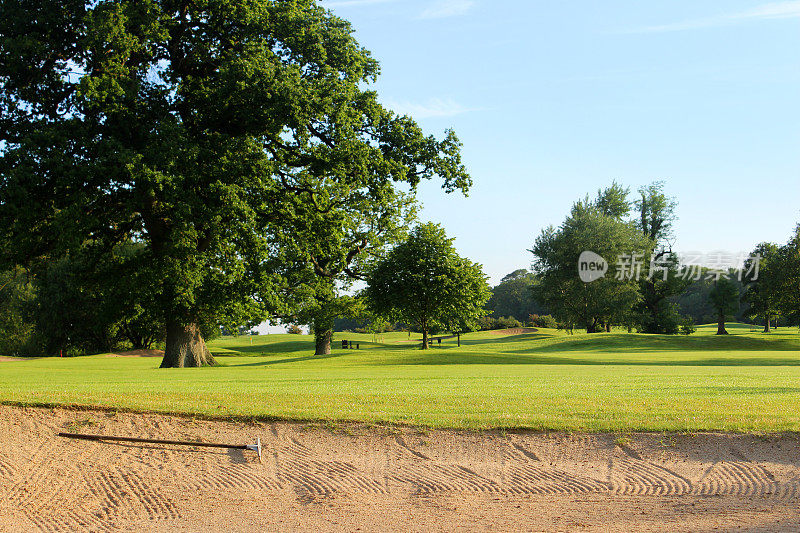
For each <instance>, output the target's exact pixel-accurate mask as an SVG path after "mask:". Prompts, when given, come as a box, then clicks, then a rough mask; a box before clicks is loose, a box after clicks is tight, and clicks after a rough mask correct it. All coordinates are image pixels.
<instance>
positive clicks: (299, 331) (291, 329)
mask: <svg viewBox="0 0 800 533" xmlns="http://www.w3.org/2000/svg"><path fill="white" fill-rule="evenodd" d="M286 333H291V334H292V335H300V334H302V333H303V330H302V329H301V328H300V326H298V325H297V324H291V325H289V326H287V327H286Z"/></svg>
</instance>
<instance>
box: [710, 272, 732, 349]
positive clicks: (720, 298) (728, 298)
mask: <svg viewBox="0 0 800 533" xmlns="http://www.w3.org/2000/svg"><path fill="white" fill-rule="evenodd" d="M708 297H709V299H710V300H711V304H712V305H713V306H714V308H715V309H716V310H717V335H727V334H728V331H727V330H726V329H725V319H726V318H727V317H728V316H729V315H735V314H736V313H738V312H739V289H738V287H737V286H736V284H735V283H733V282H732V281H731V280H730V279H728V278H726V277H721V278H719V279H718V280H717V281H716V282H715V283H714V288H713V289H711V292H709V294H708Z"/></svg>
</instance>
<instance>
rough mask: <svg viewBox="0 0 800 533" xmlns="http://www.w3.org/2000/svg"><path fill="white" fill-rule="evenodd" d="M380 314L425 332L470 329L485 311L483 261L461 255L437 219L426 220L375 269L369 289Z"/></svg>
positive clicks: (425, 344)
mask: <svg viewBox="0 0 800 533" xmlns="http://www.w3.org/2000/svg"><path fill="white" fill-rule="evenodd" d="M364 294H365V296H366V299H367V303H368V306H369V307H370V308H371V309H372V310H373V311H374V312H375V313H376V314H377V315H379V316H383V317H387V318H388V319H389V320H393V321H397V322H403V323H406V324H409V325H412V326H413V327H415V328H418V331H421V332H422V338H423V342H422V348H423V349H427V348H428V334H429V333H430V332H432V331H437V330H438V331H469V330H471V329H473V328H474V327H475V325H476V321H477V320H478V319H479V318H480V317H481V316H483V314H484V312H485V310H484V309H483V305H484V304H485V303H486V301H487V300H488V299H489V286H488V285H487V283H486V276H485V275H484V274H483V271H482V270H481V266H480V265H479V264H477V263H473V262H472V261H469V260H468V259H465V258H463V257H460V256H459V255H458V254H457V253H456V250H455V248H454V247H453V239H450V238H448V237H447V235H446V234H445V231H444V229H442V227H441V226H438V225H436V224H421V225H419V226H417V227H416V228H415V229H414V230H413V231H412V232H411V234H410V235H409V237H408V239H407V240H406V241H405V242H403V243H401V244H399V245H397V246H395V247H394V248H393V249H392V250H391V251H390V252H389V253H388V254H387V255H386V258H385V259H383V260H382V261H380V262H379V263H378V264H377V265H376V267H375V268H374V270H373V271H372V273H371V275H370V277H369V281H368V287H367V289H366V290H365V291H364Z"/></svg>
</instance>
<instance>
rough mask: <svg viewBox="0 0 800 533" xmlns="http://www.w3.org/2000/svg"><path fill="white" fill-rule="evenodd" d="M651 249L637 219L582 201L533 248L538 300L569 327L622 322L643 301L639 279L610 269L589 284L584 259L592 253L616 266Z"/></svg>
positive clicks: (599, 327)
mask: <svg viewBox="0 0 800 533" xmlns="http://www.w3.org/2000/svg"><path fill="white" fill-rule="evenodd" d="M649 247H650V241H649V240H648V239H646V238H645V237H644V236H643V235H642V234H641V232H640V231H638V229H637V228H636V226H635V225H634V224H633V223H630V222H623V221H621V220H619V219H618V218H616V217H615V216H609V215H607V214H605V213H604V212H603V211H601V210H600V209H598V208H597V207H596V205H595V203H593V202H589V201H583V202H578V203H576V204H575V205H574V206H573V208H572V212H571V213H570V216H569V217H567V219H566V221H564V223H563V224H562V225H561V226H560V227H559V228H554V227H552V226H551V227H550V228H548V229H546V230H544V231H543V232H542V234H541V235H540V236H539V237H538V238H537V239H536V242H535V244H534V246H533V249H532V250H531V252H532V253H533V254H534V256H535V262H534V270H535V272H536V274H537V276H538V279H539V284H537V285H536V287H535V288H534V298H535V299H536V300H537V301H539V302H541V303H542V304H544V305H546V306H547V307H548V309H550V311H551V312H552V314H553V316H555V317H556V319H557V320H558V321H559V322H561V323H563V324H564V325H565V327H566V328H567V329H571V328H572V327H580V328H585V329H586V330H587V331H588V332H590V333H594V332H597V331H600V330H602V329H608V328H609V327H610V325H611V324H612V323H622V322H623V321H624V320H625V319H626V316H627V315H629V314H630V313H631V312H632V310H633V307H634V305H636V303H637V302H638V301H639V299H640V295H639V287H638V282H637V281H636V280H635V279H615V275H614V273H613V269H609V272H608V273H607V275H606V276H605V277H603V278H601V279H598V280H596V281H592V282H591V283H586V282H584V281H582V280H581V279H580V277H579V272H578V267H579V265H578V259H579V257H580V255H581V253H582V252H584V251H592V252H595V253H597V254H599V255H600V256H602V257H603V258H604V259H605V260H606V261H607V262H609V263H610V264H611V265H614V264H615V262H616V261H617V258H618V257H620V256H625V255H630V254H642V255H643V254H644V253H645V252H646V250H648V249H649Z"/></svg>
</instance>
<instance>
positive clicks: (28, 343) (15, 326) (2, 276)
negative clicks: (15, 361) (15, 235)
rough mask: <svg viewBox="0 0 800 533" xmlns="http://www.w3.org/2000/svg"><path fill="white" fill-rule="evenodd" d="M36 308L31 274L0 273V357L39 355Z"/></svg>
mask: <svg viewBox="0 0 800 533" xmlns="http://www.w3.org/2000/svg"><path fill="white" fill-rule="evenodd" d="M35 306H36V288H35V285H34V283H33V280H32V278H31V277H30V276H29V273H28V272H25V271H24V270H23V269H21V268H14V269H12V270H7V271H4V272H0V355H16V356H32V355H39V353H40V350H41V343H40V338H39V336H38V334H37V331H36V327H35V320H36V318H35Z"/></svg>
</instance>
